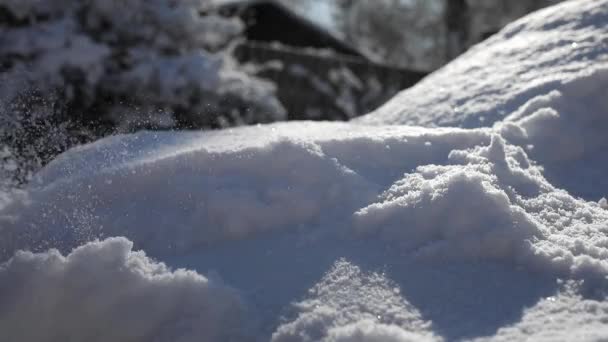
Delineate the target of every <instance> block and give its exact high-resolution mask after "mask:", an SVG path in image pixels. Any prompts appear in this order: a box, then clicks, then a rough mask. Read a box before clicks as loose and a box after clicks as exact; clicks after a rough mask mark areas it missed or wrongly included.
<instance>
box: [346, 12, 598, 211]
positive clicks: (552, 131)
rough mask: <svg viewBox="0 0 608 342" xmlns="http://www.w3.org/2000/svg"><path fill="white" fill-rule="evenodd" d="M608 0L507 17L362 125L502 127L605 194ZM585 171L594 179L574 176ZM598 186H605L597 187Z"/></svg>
mask: <svg viewBox="0 0 608 342" xmlns="http://www.w3.org/2000/svg"><path fill="white" fill-rule="evenodd" d="M606 22H608V3H607V2H606V1H604V0H583V1H567V2H564V3H561V4H558V5H556V6H553V7H549V8H547V9H544V10H541V11H539V12H537V13H534V14H532V15H529V16H527V17H525V18H523V19H521V20H518V21H516V22H514V23H512V24H509V25H508V26H507V27H505V28H504V29H503V30H502V31H501V32H499V33H498V34H496V35H495V36H493V37H491V38H490V39H488V40H487V41H485V42H483V43H481V44H479V45H477V46H475V47H473V48H472V49H471V50H469V51H468V52H467V53H465V54H464V55H463V56H461V57H460V58H458V59H456V60H455V61H454V62H452V63H450V64H448V65H447V66H446V67H444V68H443V69H441V70H439V71H437V72H435V73H433V74H432V75H430V76H428V77H427V78H426V79H424V80H423V81H421V82H420V83H418V84H417V85H416V86H414V87H412V88H410V89H407V90H405V91H403V92H401V93H400V94H399V95H397V96H396V97H395V98H394V99H392V100H391V101H389V102H388V103H387V104H386V105H384V106H383V107H381V108H380V109H378V110H377V111H376V112H373V113H371V114H368V115H367V116H363V117H361V118H358V119H356V120H355V121H357V122H360V123H366V124H408V125H422V126H431V127H434V126H457V127H467V128H472V127H485V126H493V125H494V126H496V127H497V128H498V129H500V130H502V132H503V135H504V136H505V137H506V138H507V139H508V140H510V141H512V142H513V143H515V144H517V145H519V146H522V147H525V148H526V149H527V150H528V153H529V155H530V156H531V157H532V158H533V159H534V160H536V161H538V162H540V163H541V164H542V165H543V166H544V167H545V169H546V172H547V174H546V175H547V177H548V178H549V179H550V180H551V181H552V183H554V184H557V185H559V186H560V187H563V188H565V189H567V190H569V191H571V192H573V193H575V194H577V195H579V196H584V197H586V198H590V199H596V200H597V199H599V198H601V197H602V196H605V195H606V192H607V191H606V187H607V186H608V184H607V183H606V181H605V177H604V176H603V174H605V173H606V171H608V163H606V161H605V159H604V160H602V159H601V158H599V157H598V156H599V155H601V153H602V152H603V151H604V150H605V149H606V148H607V147H608V138H606V137H607V136H606V134H603V132H606V130H608V121H607V120H605V118H606V115H608V99H607V98H606V96H604V93H605V90H606V89H607V88H608V40H606V37H608V27H607V26H606ZM580 177H584V178H587V179H590V181H589V182H585V183H583V182H580V181H578V182H575V181H573V179H577V178H580ZM598 184H601V186H598Z"/></svg>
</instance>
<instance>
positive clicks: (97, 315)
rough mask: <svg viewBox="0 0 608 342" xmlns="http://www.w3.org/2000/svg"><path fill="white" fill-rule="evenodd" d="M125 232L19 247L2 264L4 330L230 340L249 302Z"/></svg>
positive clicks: (24, 336)
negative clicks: (55, 245)
mask: <svg viewBox="0 0 608 342" xmlns="http://www.w3.org/2000/svg"><path fill="white" fill-rule="evenodd" d="M132 246H133V244H132V243H131V242H130V241H128V240H126V239H124V238H110V239H107V240H104V241H95V242H90V243H87V244H85V245H83V246H80V247H78V248H76V249H74V250H73V251H72V252H71V253H70V254H68V255H67V256H63V255H61V254H60V253H59V252H58V251H57V250H49V251H48V252H45V253H40V254H33V253H31V252H18V253H16V254H15V256H13V257H12V258H11V259H10V260H8V261H7V262H5V263H3V264H1V265H0V302H2V303H3V304H2V308H3V309H2V310H0V330H2V336H3V339H5V340H7V341H23V342H28V341H32V342H33V341H37V342H40V341H57V340H73V341H142V342H143V341H201V340H204V341H220V340H221V341H228V340H230V339H238V338H239V336H240V338H242V337H243V336H244V335H242V334H243V333H244V331H243V328H244V327H245V324H243V323H244V322H243V321H242V319H241V318H242V316H243V313H244V307H243V304H242V302H241V299H240V298H239V295H238V294H237V293H236V292H235V291H234V290H232V289H230V288H229V287H227V286H226V285H224V284H222V283H221V282H219V281H216V280H211V279H207V278H205V277H204V276H202V275H200V274H198V273H196V272H194V271H187V270H183V269H179V270H175V271H172V270H170V269H169V268H167V266H165V265H164V264H163V263H158V262H155V261H153V260H151V259H149V258H148V257H147V256H146V254H145V253H144V252H142V251H139V252H135V251H132Z"/></svg>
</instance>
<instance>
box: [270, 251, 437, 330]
mask: <svg viewBox="0 0 608 342" xmlns="http://www.w3.org/2000/svg"><path fill="white" fill-rule="evenodd" d="M309 296H310V297H309V298H308V299H306V300H304V301H302V302H300V303H297V304H295V308H296V311H297V317H296V318H295V320H294V321H292V322H288V323H285V324H283V325H281V326H280V327H279V328H278V329H277V331H276V332H275V333H274V334H273V336H272V341H274V342H285V341H327V342H338V341H352V342H356V341H432V340H434V339H436V337H434V336H433V334H432V333H431V332H430V329H429V328H430V324H429V323H428V322H424V320H423V319H422V318H421V317H420V313H419V312H417V310H416V308H415V307H413V306H412V305H411V304H409V303H408V302H407V301H405V299H403V298H402V297H401V296H400V289H399V287H397V286H395V285H394V284H391V282H390V281H388V280H387V279H386V278H385V277H384V276H383V275H382V274H378V273H373V274H365V273H364V272H362V271H361V269H360V268H359V267H357V266H355V265H353V264H351V263H349V262H347V261H346V260H343V259H342V260H339V261H337V262H336V263H335V265H334V266H333V267H332V269H331V270H330V271H329V272H328V273H327V274H326V275H325V276H324V277H323V279H321V281H320V282H319V283H317V284H316V285H315V286H314V287H313V288H312V289H310V291H309Z"/></svg>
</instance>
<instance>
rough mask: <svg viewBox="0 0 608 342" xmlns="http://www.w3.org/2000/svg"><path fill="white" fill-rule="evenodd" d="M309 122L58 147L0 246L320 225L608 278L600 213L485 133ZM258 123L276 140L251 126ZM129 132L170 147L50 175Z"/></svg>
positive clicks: (411, 245) (167, 243)
mask: <svg viewBox="0 0 608 342" xmlns="http://www.w3.org/2000/svg"><path fill="white" fill-rule="evenodd" d="M305 127H306V128H307V129H309V132H310V134H309V135H308V136H306V135H305V134H301V133H300V135H301V136H298V133H297V131H302V129H301V128H302V127H301V126H300V124H298V123H294V124H278V125H273V126H269V127H258V128H243V129H240V130H234V131H233V132H235V131H238V133H232V134H228V136H230V137H231V138H233V142H229V141H228V140H230V139H228V136H225V135H224V134H223V133H222V132H218V133H215V134H212V135H209V134H205V133H200V134H186V135H185V136H184V140H183V141H182V142H181V145H180V143H179V142H178V140H179V139H176V136H179V135H175V134H170V133H167V134H165V135H161V134H156V133H142V134H138V135H135V136H124V137H115V138H110V139H108V140H109V141H102V142H100V143H98V144H93V145H91V146H89V147H87V148H83V149H81V151H78V150H76V151H73V152H71V153H67V154H66V155H64V157H63V158H61V159H60V160H58V161H56V162H55V163H52V164H51V165H50V166H49V169H48V171H47V172H45V171H43V172H42V173H41V179H42V180H41V183H40V184H39V185H37V186H34V187H32V189H31V191H30V192H29V193H28V195H29V196H26V197H25V199H24V200H21V201H15V202H14V203H11V204H9V205H8V206H7V208H5V209H4V210H3V212H2V214H3V215H2V216H5V217H6V218H5V224H4V225H3V226H4V228H3V231H2V234H3V239H2V246H3V250H4V252H5V255H6V256H10V255H11V254H12V253H13V252H14V251H15V250H16V249H23V248H26V249H33V250H45V249H46V248H50V247H56V248H61V249H62V250H69V249H71V248H73V247H75V246H78V245H79V244H82V243H84V242H87V241H89V240H91V239H95V238H100V237H105V236H116V235H124V236H126V237H128V238H129V239H131V240H133V241H134V243H135V244H136V246H138V247H139V248H143V249H144V250H146V251H149V252H153V253H155V254H163V255H167V254H174V253H185V252H188V251H190V250H193V249H196V248H205V246H212V245H214V244H216V243H218V242H222V241H231V240H235V239H243V238H250V237H254V236H259V235H260V234H265V233H268V232H273V231H274V232H277V231H286V230H287V231H290V230H294V229H296V230H298V229H302V230H304V231H307V230H308V231H313V230H317V229H321V230H325V231H333V232H336V234H343V235H344V236H351V235H352V234H355V235H357V236H360V237H364V238H367V237H371V238H376V237H380V238H382V239H388V240H390V241H391V242H392V243H396V244H399V246H400V247H401V248H404V249H405V250H407V251H409V252H410V253H413V254H415V255H418V256H423V255H424V256H426V257H432V258H439V259H442V258H448V257H449V258H456V259H463V260H464V259H471V258H472V259H485V258H493V259H499V260H503V261H508V262H511V263H515V264H522V265H524V266H526V267H530V268H532V269H535V270H541V271H548V272H556V274H559V275H569V276H580V277H583V278H585V277H592V278H596V277H603V276H605V275H608V262H606V261H605V260H606V256H608V238H605V237H604V235H605V234H606V231H607V230H608V213H607V212H606V211H605V210H603V209H602V208H601V207H600V205H599V204H597V203H587V202H584V201H582V200H577V199H575V198H573V197H572V196H570V195H568V194H567V193H565V192H563V191H561V190H558V189H556V188H554V187H553V186H552V185H551V184H550V183H548V182H547V181H546V180H545V179H544V177H543V176H542V174H541V172H540V170H539V169H538V168H537V167H536V166H534V165H533V163H532V162H531V161H530V160H529V159H528V157H527V155H526V153H525V151H524V150H523V149H522V148H520V147H517V146H513V145H510V144H508V143H506V142H505V140H504V139H503V138H501V137H500V136H499V135H497V134H495V133H493V132H492V131H490V130H473V131H462V130H457V129H456V130H449V129H445V130H439V131H435V132H433V133H432V134H431V133H430V132H429V130H419V129H415V128H413V129H412V128H407V127H402V128H401V129H394V128H391V129H389V128H385V127H378V128H372V127H368V128H367V129H365V130H361V131H357V130H353V131H349V134H345V135H343V136H340V134H339V133H334V132H337V131H338V130H339V129H344V128H346V127H349V125H348V124H329V123H325V124H306V126H305ZM265 133H273V134H274V137H266V138H261V139H259V140H256V139H255V138H254V135H253V134H257V135H260V136H265ZM292 133H293V134H292ZM294 135H295V136H294ZM290 136H292V137H290ZM238 137H241V138H244V137H249V140H245V139H242V140H241V139H239V138H238ZM134 138H138V139H135V140H139V139H141V140H143V141H147V140H149V139H152V140H157V142H156V147H157V148H158V146H159V144H160V143H159V142H158V141H165V140H166V141H168V143H167V144H170V145H171V151H172V152H171V153H166V152H162V151H163V150H162V148H159V151H160V152H158V153H157V154H156V155H154V154H150V153H147V152H139V154H144V155H145V156H146V157H145V158H142V157H141V156H134V155H131V157H129V158H130V159H129V158H127V159H128V160H126V159H125V160H123V163H122V164H121V163H119V162H115V163H114V164H113V165H112V166H109V167H106V168H103V167H102V168H99V169H97V171H92V170H86V169H85V171H86V172H85V173H83V172H80V173H79V172H78V171H76V172H74V174H73V176H72V177H71V178H56V177H57V176H56V175H57V174H59V173H58V170H62V169H63V170H78V167H79V166H80V165H84V164H85V163H86V162H83V160H84V161H86V160H104V159H105V158H106V157H107V156H108V153H110V154H112V155H115V156H118V157H117V158H121V157H120V156H123V157H124V156H125V155H127V156H128V155H129V154H133V153H132V152H130V147H129V144H130V141H132V140H133V139H134ZM171 139H174V141H172V142H171ZM372 141H373V142H375V143H372ZM374 144H376V145H377V146H383V147H382V150H383V152H384V154H385V155H377V154H376V153H377V151H378V150H377V149H376V148H374ZM364 145H366V146H367V148H361V146H364ZM125 146H126V147H125ZM100 147H106V148H105V149H102V148H100ZM111 150H113V152H110V151H111ZM148 152H149V151H148ZM80 153H82V154H83V157H82V158H81V156H80ZM95 153H98V156H97V157H95ZM355 155H356V158H355ZM110 159H113V158H110ZM362 161H363V162H362ZM364 164H365V165H367V166H364ZM370 165H373V167H374V168H372V169H370ZM98 166H99V165H94V166H93V167H98ZM377 170H382V173H381V174H380V175H379V174H378V172H379V171H377ZM53 175H55V176H53ZM44 179H46V180H47V181H49V182H48V183H45V182H44ZM472 212H474V213H475V215H471V213H472ZM9 218H10V220H9Z"/></svg>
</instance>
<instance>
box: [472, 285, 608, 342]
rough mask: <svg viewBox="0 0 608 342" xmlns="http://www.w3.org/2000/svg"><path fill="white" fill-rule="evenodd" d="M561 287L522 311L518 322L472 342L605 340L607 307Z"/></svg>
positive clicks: (607, 318) (607, 332) (607, 330)
mask: <svg viewBox="0 0 608 342" xmlns="http://www.w3.org/2000/svg"><path fill="white" fill-rule="evenodd" d="M575 287H576V285H574V284H572V283H571V282H569V283H567V284H565V288H564V289H562V290H561V291H560V292H559V293H558V294H557V295H556V296H550V297H547V298H543V299H542V300H540V301H539V302H538V303H537V304H536V305H535V306H534V307H532V308H528V309H526V310H525V311H524V316H523V318H522V321H521V322H519V323H517V324H515V325H513V326H510V327H505V328H502V329H499V330H498V331H497V332H496V336H492V337H491V338H490V337H486V338H479V339H476V341H479V342H481V341H523V340H530V341H558V340H559V341H571V340H577V341H602V340H604V339H605V338H606V336H608V328H607V327H606V321H607V320H608V303H606V301H600V300H596V299H585V298H583V297H581V296H580V294H578V293H577V292H576V290H574V288H575Z"/></svg>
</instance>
